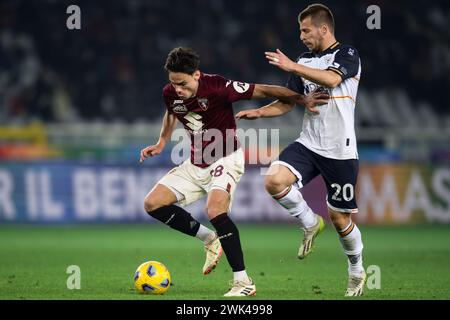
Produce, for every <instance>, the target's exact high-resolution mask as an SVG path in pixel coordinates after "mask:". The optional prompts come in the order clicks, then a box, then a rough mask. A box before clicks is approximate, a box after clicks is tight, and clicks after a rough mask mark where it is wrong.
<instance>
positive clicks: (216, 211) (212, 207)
mask: <svg viewBox="0 0 450 320" xmlns="http://www.w3.org/2000/svg"><path fill="white" fill-rule="evenodd" d="M227 211H228V204H227V203H225V202H224V201H213V202H212V203H208V205H207V207H206V213H207V214H208V218H209V219H214V218H215V217H217V216H218V215H220V214H222V213H225V212H227Z"/></svg>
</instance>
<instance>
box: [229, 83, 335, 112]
mask: <svg viewBox="0 0 450 320" xmlns="http://www.w3.org/2000/svg"><path fill="white" fill-rule="evenodd" d="M257 86H259V85H256V86H255V90H256V88H257ZM270 87H274V86H270ZM278 88H283V89H286V90H288V91H290V93H289V94H290V95H292V94H294V95H295V102H284V101H282V100H276V101H274V102H272V103H270V104H268V105H265V106H263V107H261V108H258V109H250V110H243V111H240V112H238V113H237V114H236V119H246V120H254V119H258V118H272V117H278V116H281V115H283V114H285V113H288V112H289V111H291V110H292V109H293V108H294V106H295V104H296V103H297V104H300V105H302V106H304V107H305V108H306V109H308V110H309V111H310V112H312V113H316V114H318V113H319V109H318V108H317V106H318V105H322V104H326V103H327V102H328V100H329V98H330V96H329V95H328V94H327V93H325V92H312V93H310V94H308V95H306V96H304V95H301V94H298V93H296V92H294V91H292V90H290V89H287V88H284V87H278ZM283 91H284V90H283ZM253 97H260V96H259V95H258V93H257V94H256V96H255V93H253Z"/></svg>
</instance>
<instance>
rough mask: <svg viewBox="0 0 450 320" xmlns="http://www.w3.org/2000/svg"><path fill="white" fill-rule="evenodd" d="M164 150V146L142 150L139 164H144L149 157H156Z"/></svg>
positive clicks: (156, 145)
mask: <svg viewBox="0 0 450 320" xmlns="http://www.w3.org/2000/svg"><path fill="white" fill-rule="evenodd" d="M163 149H164V146H162V145H161V144H155V145H153V146H148V147H146V148H144V149H142V150H141V157H140V159H139V162H140V163H142V162H144V160H145V159H146V158H148V157H154V156H156V155H158V154H160V153H161V152H162V150H163Z"/></svg>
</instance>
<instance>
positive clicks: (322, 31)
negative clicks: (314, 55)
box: [320, 23, 328, 37]
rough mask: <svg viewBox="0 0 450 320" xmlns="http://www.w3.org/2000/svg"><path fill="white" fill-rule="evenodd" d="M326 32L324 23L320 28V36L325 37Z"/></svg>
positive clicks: (326, 27) (326, 28)
mask: <svg viewBox="0 0 450 320" xmlns="http://www.w3.org/2000/svg"><path fill="white" fill-rule="evenodd" d="M327 31H328V26H327V25H326V24H325V23H324V24H322V25H321V26H320V35H321V36H322V37H325V35H326V34H327Z"/></svg>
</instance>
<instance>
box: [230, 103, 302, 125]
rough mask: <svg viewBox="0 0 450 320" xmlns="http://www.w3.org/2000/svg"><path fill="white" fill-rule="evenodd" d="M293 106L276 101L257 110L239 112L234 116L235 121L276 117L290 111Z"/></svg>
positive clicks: (292, 104)
mask: <svg viewBox="0 0 450 320" xmlns="http://www.w3.org/2000/svg"><path fill="white" fill-rule="evenodd" d="M294 106H295V104H294V103H284V102H282V101H280V100H276V101H273V102H272V103H270V104H268V105H265V106H263V107H261V108H258V109H250V110H243V111H240V112H238V113H237V114H236V119H238V120H239V119H246V120H254V119H258V118H273V117H278V116H281V115H283V114H285V113H288V112H289V111H291V110H292V109H293V108H294Z"/></svg>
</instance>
